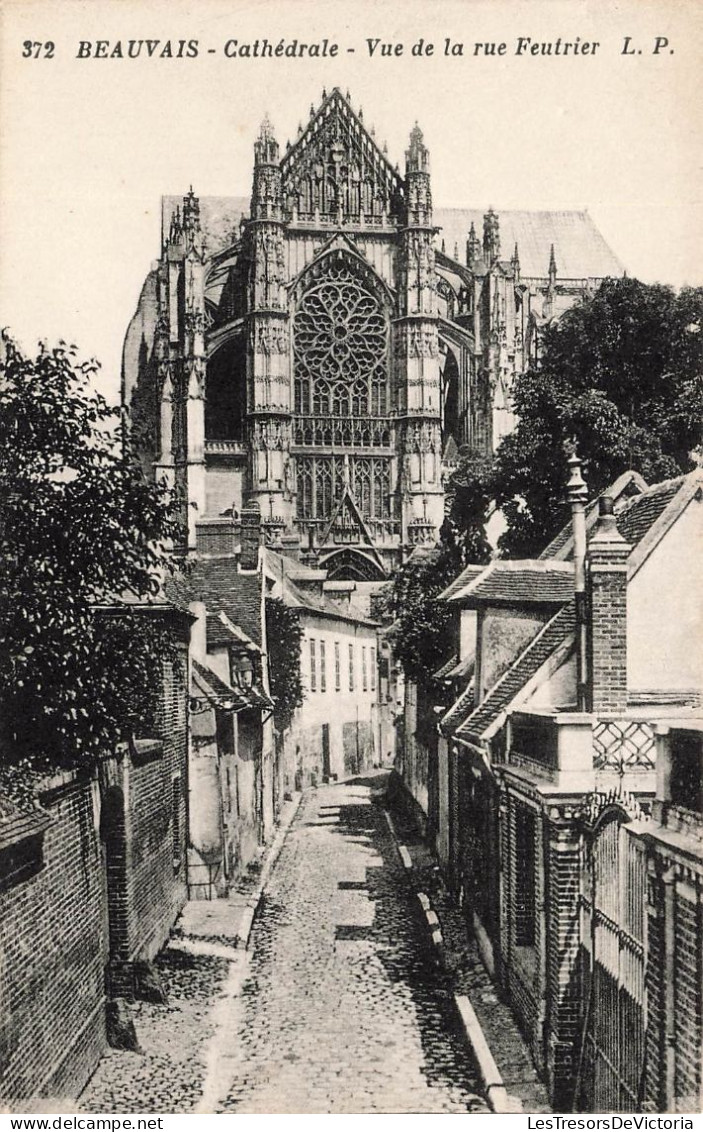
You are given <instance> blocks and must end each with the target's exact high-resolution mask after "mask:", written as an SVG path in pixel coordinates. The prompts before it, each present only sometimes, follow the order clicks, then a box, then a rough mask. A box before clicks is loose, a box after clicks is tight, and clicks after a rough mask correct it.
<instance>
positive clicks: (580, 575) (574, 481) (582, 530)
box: [566, 453, 588, 711]
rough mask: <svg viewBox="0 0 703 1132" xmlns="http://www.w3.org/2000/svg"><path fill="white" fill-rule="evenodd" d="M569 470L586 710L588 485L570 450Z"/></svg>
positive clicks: (579, 688)
mask: <svg viewBox="0 0 703 1132" xmlns="http://www.w3.org/2000/svg"><path fill="white" fill-rule="evenodd" d="M568 463H569V468H570V469H571V474H570V476H569V482H568V484H567V485H566V494H567V498H568V500H569V503H570V505H571V526H572V530H573V536H574V597H575V602H576V647H577V653H576V706H577V709H578V711H587V710H588V685H587V672H588V656H587V636H586V632H587V626H586V515H585V504H586V500H587V498H588V488H587V487H586V483H585V480H584V478H583V476H582V475H581V461H580V460H579V458H578V456H577V455H576V454H575V453H574V455H573V456H570V457H569V460H568Z"/></svg>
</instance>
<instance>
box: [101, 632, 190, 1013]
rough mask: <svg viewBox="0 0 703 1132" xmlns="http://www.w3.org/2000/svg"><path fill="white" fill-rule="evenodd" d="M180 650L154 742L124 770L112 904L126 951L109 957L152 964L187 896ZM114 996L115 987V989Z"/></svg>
mask: <svg viewBox="0 0 703 1132" xmlns="http://www.w3.org/2000/svg"><path fill="white" fill-rule="evenodd" d="M185 664H186V659H185V653H183V655H182V656H181V657H179V658H178V659H177V660H176V661H174V662H173V663H169V664H168V665H167V666H166V670H165V673H164V694H163V699H162V703H161V707H160V712H159V722H158V730H159V742H158V744H152V745H145V746H144V748H142V749H139V745H138V750H137V752H136V753H135V754H134V755H133V756H132V757H128V758H125V760H124V765H123V770H122V774H123V787H122V788H123V794H124V798H125V799H126V807H125V809H126V814H125V817H126V831H125V833H126V893H124V894H122V896H120V895H119V893H118V891H117V890H116V895H117V907H116V906H115V901H114V900H113V902H112V904H111V908H110V914H111V921H113V920H114V918H115V915H118V916H119V915H123V916H124V917H125V924H124V933H125V934H124V937H123V940H124V948H123V949H122V950H121V953H120V954H119V955H117V956H114V955H113V958H118V959H120V960H122V959H123V958H124V959H126V960H128V961H130V962H131V961H133V960H135V959H137V958H138V959H152V958H153V957H154V956H155V955H156V954H157V952H158V951H159V950H160V949H161V947H162V946H163V944H164V942H165V941H166V939H167V938H168V935H169V931H170V929H171V927H172V926H173V924H174V923H175V920H176V918H177V916H178V913H179V912H180V910H181V908H182V907H183V904H184V903H185V900H186V896H187V888H186V834H187V816H186V790H187V782H188V777H187V730H186V729H187V715H186V712H187V704H186V698H185V694H184V687H185V685H184V680H185ZM113 989H114V990H115V991H116V993H119V992H120V991H121V990H122V989H124V988H123V987H121V986H117V987H115V988H113Z"/></svg>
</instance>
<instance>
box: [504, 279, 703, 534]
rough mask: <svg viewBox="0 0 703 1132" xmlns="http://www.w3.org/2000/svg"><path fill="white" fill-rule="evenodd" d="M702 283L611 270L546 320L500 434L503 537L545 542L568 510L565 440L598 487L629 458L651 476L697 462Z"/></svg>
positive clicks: (702, 423) (702, 432) (702, 419)
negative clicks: (509, 429)
mask: <svg viewBox="0 0 703 1132" xmlns="http://www.w3.org/2000/svg"><path fill="white" fill-rule="evenodd" d="M702 327H703V288H696V289H693V288H684V289H683V290H682V291H681V292H680V293H679V294H676V293H675V292H674V291H673V289H672V288H670V287H664V286H661V285H651V286H649V285H646V284H644V283H640V282H638V281H637V280H634V279H617V280H614V279H607V280H605V282H604V283H602V284H601V286H600V288H599V289H598V291H597V292H596V293H595V294H594V295H593V296H591V297H590V298H587V299H584V300H583V301H582V302H581V303H579V304H577V305H576V306H574V307H572V308H571V309H570V310H568V311H567V312H566V313H565V314H564V315H562V317H561V319H560V320H559V321H558V322H556V323H553V324H551V325H550V326H548V327H547V329H546V331H545V334H544V341H543V349H542V354H541V357H540V360H539V363H538V364H537V365H536V366H532V367H531V368H530V369H529V370H528V371H527V372H526V373H525V374H523V375H521V376H520V377H518V379H517V381H516V383H515V389H514V402H515V409H516V411H517V414H518V418H519V419H518V424H517V427H516V429H515V431H514V432H513V433H511V434H510V435H509V436H507V437H505V438H504V439H503V441H502V442H501V444H500V446H499V448H498V452H497V459H496V478H495V490H496V500H497V503H498V504H499V505H500V506H501V507H502V510H503V513H504V516H505V519H506V522H507V527H508V529H507V532H506V534H505V535H504V536H503V537H502V539H501V542H500V545H501V549H502V550H503V551H504V552H506V553H508V554H510V555H514V556H529V555H530V554H534V553H538V552H539V551H540V550H542V549H543V548H544V546H545V545H546V544H547V543H548V542H549V540H550V539H551V538H552V537H553V535H554V534H555V533H556V531H557V530H558V529H559V528H560V527H561V525H562V524H563V521H564V512H563V506H562V501H563V499H564V489H565V484H566V477H567V466H566V460H565V455H564V449H565V445H568V444H569V443H570V442H572V441H576V443H577V446H578V452H579V455H580V456H581V457H582V459H583V460H584V464H585V474H586V478H587V480H588V485H589V490H590V493H591V495H594V494H596V493H598V492H601V491H603V489H604V488H605V487H607V485H608V484H609V483H611V482H612V481H613V480H614V479H615V478H616V477H617V476H618V475H620V474H621V473H622V472H623V471H625V470H627V469H628V468H633V469H634V470H636V471H638V472H640V473H641V474H642V475H643V476H644V478H645V479H646V480H647V481H648V482H650V483H651V482H656V481H657V480H661V479H666V478H669V477H672V476H676V475H680V474H681V473H683V472H686V471H690V470H691V468H692V467H693V463H692V460H691V452H692V451H693V450H694V449H695V448H696V447H697V446H699V445H700V444H701V442H702V440H703V415H702V414H701V412H700V405H701V402H702V399H703V334H702V333H701V328H702Z"/></svg>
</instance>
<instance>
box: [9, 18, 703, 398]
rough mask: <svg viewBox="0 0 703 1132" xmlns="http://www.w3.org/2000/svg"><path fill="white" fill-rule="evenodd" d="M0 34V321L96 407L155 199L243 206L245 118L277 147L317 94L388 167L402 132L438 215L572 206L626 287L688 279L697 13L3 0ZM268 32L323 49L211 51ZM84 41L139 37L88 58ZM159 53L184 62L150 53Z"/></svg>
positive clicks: (701, 208)
mask: <svg viewBox="0 0 703 1132" xmlns="http://www.w3.org/2000/svg"><path fill="white" fill-rule="evenodd" d="M0 21H1V22H0V52H1V59H0V62H1V63H2V69H1V75H0V138H1V143H0V145H1V148H0V318H1V320H2V325H4V326H8V327H9V328H10V329H11V331H12V332H13V334H14V335H15V336H16V337H17V338H18V339H19V341H20V342H21V343H22V344H23V345H24V346H25V348H27V349H31V348H33V346H34V344H35V343H36V341H37V340H38V339H47V340H48V341H49V342H52V341H54V340H56V339H58V338H63V339H65V340H68V341H72V342H75V343H76V344H77V345H78V346H79V348H80V350H81V352H82V353H83V354H84V355H85V356H94V357H97V358H98V359H99V361H100V362H101V364H102V378H101V386H102V388H103V391H104V392H106V393H108V395H109V396H111V397H115V396H117V393H118V390H119V373H120V358H121V348H122V342H123V338H124V334H125V330H126V327H127V324H128V322H129V319H130V317H131V316H132V314H133V312H134V310H135V308H136V304H137V301H138V298H139V292H140V288H141V285H142V282H143V280H144V277H145V275H146V273H147V271H148V270H149V268H150V266H151V264H152V262H153V261H154V260H155V259H156V258H157V257H158V255H159V250H160V249H159V239H160V219H159V214H160V198H161V196H162V194H170V193H184V192H186V191H187V189H188V187H189V185H190V184H191V183H192V184H193V187H194V189H195V191H196V192H197V193H199V194H200V195H203V196H206V195H219V196H226V195H232V196H248V194H249V193H250V190H251V170H252V152H253V151H252V147H253V143H254V139H255V137H256V133H257V130H258V127H259V124H260V122H261V119H262V118H263V116H264V114H266V113H268V114H269V116H270V118H271V120H272V122H273V124H274V127H275V129H276V132H277V136H278V139H279V141H280V142H281V143H282V144H285V141H286V139H287V138H291V139H294V138H295V135H296V130H297V126H298V122H299V121H302V122H303V124H304V123H305V121H306V120H307V117H308V114H309V108H310V103H311V102H314V103H315V104H316V105H317V104H318V103H319V101H320V98H321V94H322V90H323V87H326V88H327V89H328V90H329V89H330V88H331V87H333V86H339V87H341V88H342V89H343V90H345V91H346V89H347V88H349V90H350V93H351V99H352V103H353V105H354V106H355V108H358V107H359V106H360V105H361V106H362V107H363V110H364V119H365V122H366V124H367V125H371V124H373V125H374V126H375V129H376V136H377V138H379V139H385V140H386V141H387V144H388V152H389V157H390V159H391V160H392V161H393V162H394V163H395V162H396V161H397V162H398V163H399V165H400V167H401V170H402V168H403V162H404V151H405V148H406V145H407V139H408V135H409V132H410V130H411V128H412V127H413V125H414V123H415V121H416V120H417V121H418V122H419V124H420V126H421V128H422V129H423V132H424V135H425V141H426V143H427V145H428V147H429V149H430V155H431V168H432V189H433V196H434V200H435V204H436V205H437V206H442V207H452V206H455V207H476V208H482V207H485V208H487V207H489V206H492V207H494V208H495V209H496V210H497V211H498V213H500V210H501V208H505V209H510V208H520V209H552V208H554V209H584V208H587V209H588V210H589V212H590V213H591V215H592V216H593V218H594V220H595V222H596V224H597V225H598V227H599V228H600V230H601V231H602V233H603V235H604V237H605V238H606V240H607V241H608V243H609V244H610V245H611V247H612V248H613V250H614V251H615V253H616V254H617V256H618V258H619V259H620V260H621V262H622V263H623V264H624V265H625V267H626V269H627V271H628V274H630V275H633V276H636V277H638V278H640V279H642V280H644V281H645V282H656V281H659V282H665V283H670V284H672V285H674V286H676V287H679V286H682V285H684V284H690V285H701V284H703V256H702V255H701V250H702V248H703V199H702V196H703V189H702V186H703V178H702V177H701V173H702V167H703V110H702V109H701V98H700V75H701V73H702V72H703V4H701V3H699V2H698V0H690V2H687V0H678V2H677V3H672V2H671V0H666V2H664V0H652V2H649V0H637V2H636V3H635V2H631V0H628V2H627V3H619V4H618V3H613V2H612V0H611V2H609V3H605V2H601V0H598V2H593V0H584V2H582V0H486V2H481V0H385V2H384V3H376V2H375V0H357V2H356V3H352V2H351V0H314V2H313V0H276V2H273V0H257V2H256V3H241V2H237V0H204V2H201V3H199V4H194V3H193V4H182V3H178V2H173V3H168V4H166V3H161V2H159V3H156V2H153V0H141V2H139V3H136V2H133V0H82V2H80V3H78V2H75V0H53V2H52V3H47V2H45V0H36V2H34V0H3V2H2V7H1V8H0ZM626 37H629V38H627V40H626ZM657 37H658V40H659V42H658V47H659V50H658V51H656V52H655V47H656V46H657ZM264 38H267V39H268V40H269V42H270V43H271V44H272V45H274V46H275V45H276V44H278V43H279V42H280V41H283V43H284V46H286V47H289V48H290V46H291V44H292V43H293V41H297V43H298V45H299V44H301V43H306V44H313V43H314V44H322V42H323V41H324V40H325V38H326V39H327V40H328V41H329V44H337V45H338V50H337V54H336V56H334V57H331V56H330V55H329V54H328V57H327V58H302V59H301V58H290V57H286V56H285V55H284V56H283V57H279V58H275V57H274V58H272V59H269V58H258V59H256V58H251V57H250V58H244V57H241V56H239V57H237V56H235V57H232V58H227V57H226V55H225V46H226V45H227V44H228V43H229V44H230V47H229V48H228V50H229V51H232V50H233V49H232V46H231V43H232V41H233V40H236V41H237V45H238V48H239V47H241V45H243V44H247V43H248V44H252V43H253V42H254V41H255V40H256V39H258V40H259V41H261V40H262V39H264ZM447 39H448V40H449V41H450V48H449V50H450V52H451V50H452V48H453V47H454V45H456V44H462V45H463V53H462V54H458V53H457V54H451V53H450V54H446V53H445V41H446V40H447ZM528 39H529V43H524V42H523V43H522V45H521V44H520V42H519V41H520V40H523V41H525V40H528ZM98 40H102V41H106V42H107V44H108V46H107V48H101V49H100V50H101V51H102V52H104V51H106V50H107V51H108V52H110V53H112V52H113V51H114V50H115V46H116V44H117V43H118V42H119V43H120V45H121V49H122V51H123V54H124V55H126V54H127V44H128V42H129V41H130V40H143V41H146V40H158V46H157V47H156V49H155V53H154V55H153V56H152V57H151V58H149V57H148V56H147V55H146V48H144V47H143V48H142V54H141V55H140V56H139V58H137V59H129V58H124V57H123V58H118V57H115V58H107V59H105V58H96V57H95V51H96V41H98ZM168 40H170V41H171V45H172V51H173V53H174V55H176V53H177V51H178V41H179V40H186V41H191V40H193V41H197V55H196V56H195V57H183V58H177V57H176V58H167V57H161V51H162V50H163V45H164V44H165V42H166V41H168ZM420 40H422V41H423V53H422V54H419V53H418V48H417V45H418V42H419V41H420ZM559 40H560V41H561V51H560V53H559V54H557V53H556V45H557V42H558V41H559ZM577 40H578V45H579V47H580V48H582V47H583V44H589V45H591V47H590V49H589V51H588V53H584V52H580V53H579V54H574V51H573V48H570V50H569V53H568V54H564V44H565V43H571V44H574V43H576V41H577ZM664 40H667V41H668V42H667V43H664V42H663V41H664ZM374 41H378V45H377V47H376V49H375V51H373V53H372V52H371V50H370V42H371V43H373V42H374ZM47 42H50V43H53V45H54V46H53V50H52V49H51V48H46V47H44V46H40V47H34V46H31V45H34V44H37V45H43V44H46V43H47ZM25 43H29V44H30V47H29V48H26V47H25ZM81 43H83V44H88V45H89V50H90V55H89V56H88V57H84V58H80V57H78V56H79V52H80V50H81V48H80V44H81ZM428 43H432V44H433V45H434V50H433V52H432V54H427V53H426V50H425V49H426V46H427V44H428ZM543 43H544V44H551V45H552V53H551V54H544V53H542V50H541V46H540V47H539V50H538V51H537V52H536V53H535V54H532V52H531V48H532V47H533V45H541V44H543ZM596 43H597V44H598V47H597V48H595V49H594V48H593V47H592V45H593V44H596ZM381 44H391V45H392V48H391V50H392V51H393V52H395V51H396V50H397V45H398V44H401V45H402V51H401V53H400V54H395V53H394V54H392V55H391V56H390V57H389V56H388V55H386V54H381V51H382V48H381ZM487 44H492V45H494V53H490V49H487V48H486V46H485V45H487ZM501 44H504V45H505V47H504V48H503V49H502V52H501V48H500V45H501ZM476 45H481V46H478V47H477V46H476ZM413 47H415V53H413V50H412V49H413ZM82 50H83V52H84V53H87V51H88V48H86V47H83V49H82ZM35 52H38V54H39V58H34V54H35ZM25 53H28V57H26V54H25ZM47 56H50V57H47Z"/></svg>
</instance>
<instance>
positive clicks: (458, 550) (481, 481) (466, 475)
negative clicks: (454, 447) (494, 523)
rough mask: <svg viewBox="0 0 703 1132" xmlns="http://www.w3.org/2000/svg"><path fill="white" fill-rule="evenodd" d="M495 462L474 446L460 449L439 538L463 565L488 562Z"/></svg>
mask: <svg viewBox="0 0 703 1132" xmlns="http://www.w3.org/2000/svg"><path fill="white" fill-rule="evenodd" d="M494 475H495V462H494V460H493V458H492V457H490V456H484V455H482V454H481V453H477V452H474V451H472V450H468V449H467V450H463V449H462V450H460V460H459V465H458V467H457V468H456V470H455V471H454V472H453V473H452V475H451V476H450V478H449V482H448V484H447V492H446V496H447V513H446V518H445V520H444V523H443V525H442V529H441V531H440V538H441V541H442V544H443V545H444V546H445V547H446V548H447V550H448V551H450V552H451V554H452V555H453V556H454V557H455V559H456V565H457V573H458V572H459V567H460V566H466V565H467V564H468V563H469V562H475V563H481V562H487V561H488V559H489V558H490V554H491V546H490V543H489V542H488V538H487V537H486V519H487V516H488V513H489V509H490V506H491V503H492V500H493V479H494Z"/></svg>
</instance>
